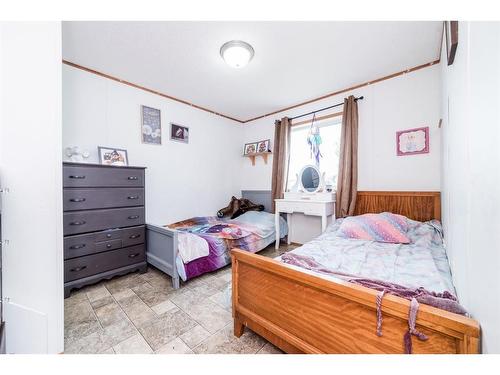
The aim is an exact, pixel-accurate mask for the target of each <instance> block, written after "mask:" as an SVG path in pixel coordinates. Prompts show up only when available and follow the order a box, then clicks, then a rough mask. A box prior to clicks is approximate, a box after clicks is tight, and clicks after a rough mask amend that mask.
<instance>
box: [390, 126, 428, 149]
mask: <svg viewBox="0 0 500 375" xmlns="http://www.w3.org/2000/svg"><path fill="white" fill-rule="evenodd" d="M396 150H397V155H398V156H406V155H417V154H427V153H429V127H428V126H427V127H423V128H415V129H408V130H401V131H398V132H396Z"/></svg>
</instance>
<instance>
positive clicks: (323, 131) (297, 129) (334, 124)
mask: <svg viewBox="0 0 500 375" xmlns="http://www.w3.org/2000/svg"><path fill="white" fill-rule="evenodd" d="M341 123H342V117H340V116H339V117H334V118H329V119H326V120H323V121H318V122H317V123H316V124H317V125H318V127H319V129H320V135H321V140H322V143H321V146H320V151H321V155H323V157H321V158H320V162H319V170H320V171H321V173H323V172H324V173H325V180H326V181H325V183H326V185H327V186H332V188H333V189H334V190H335V189H336V187H337V174H338V169H339V154H340V130H341ZM310 128H311V124H310V123H308V124H304V125H296V126H292V130H291V139H290V165H289V170H288V185H287V189H290V188H291V187H292V186H294V185H295V183H296V181H297V175H298V174H299V172H300V170H301V169H302V168H303V167H304V166H305V165H308V164H312V165H315V160H314V156H313V155H311V150H310V148H309V145H308V143H307V136H308V134H309V130H310Z"/></svg>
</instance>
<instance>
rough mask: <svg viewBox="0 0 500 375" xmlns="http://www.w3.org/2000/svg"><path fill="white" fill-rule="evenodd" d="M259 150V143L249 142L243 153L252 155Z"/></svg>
mask: <svg viewBox="0 0 500 375" xmlns="http://www.w3.org/2000/svg"><path fill="white" fill-rule="evenodd" d="M256 152H257V143H256V142H254V143H247V144H245V148H244V149H243V155H251V154H255V153H256Z"/></svg>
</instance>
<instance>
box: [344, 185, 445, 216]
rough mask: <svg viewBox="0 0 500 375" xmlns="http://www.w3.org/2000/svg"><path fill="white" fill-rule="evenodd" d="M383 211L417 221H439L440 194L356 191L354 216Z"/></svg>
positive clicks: (433, 192)
mask: <svg viewBox="0 0 500 375" xmlns="http://www.w3.org/2000/svg"><path fill="white" fill-rule="evenodd" d="M385 211H388V212H393V213H395V214H399V215H404V216H406V217H408V218H410V219H413V220H418V221H427V220H432V219H437V220H441V193H440V192H438V191H437V192H436V191H429V192H427V191H426V192H421V191H358V196H357V199H356V208H355V210H354V214H355V215H361V214H365V213H380V212H385Z"/></svg>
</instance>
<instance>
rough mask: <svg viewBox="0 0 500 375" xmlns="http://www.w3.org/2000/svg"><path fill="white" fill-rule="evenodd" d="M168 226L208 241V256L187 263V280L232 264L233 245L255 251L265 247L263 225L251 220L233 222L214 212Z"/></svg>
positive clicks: (185, 265) (185, 266)
mask: <svg viewBox="0 0 500 375" xmlns="http://www.w3.org/2000/svg"><path fill="white" fill-rule="evenodd" d="M168 227H169V228H171V229H176V230H179V231H184V232H188V233H193V234H196V235H197V236H200V237H201V238H203V239H204V240H205V241H206V242H207V243H208V247H209V254H208V256H206V257H202V258H198V259H195V260H193V261H191V262H189V263H185V264H184V269H185V271H186V279H187V280H189V279H191V278H193V277H196V276H199V275H202V274H204V273H207V272H212V271H215V270H218V269H219V268H222V267H224V266H226V265H228V264H230V263H231V254H230V250H231V249H232V248H235V247H237V248H240V249H243V250H247V251H250V252H252V253H255V252H257V251H259V250H262V243H263V241H262V237H261V229H260V228H257V227H254V226H252V225H250V224H247V223H239V222H236V221H233V222H231V223H229V222H225V221H221V220H220V219H219V218H217V217H214V216H203V217H193V218H191V219H187V220H183V221H179V222H177V223H174V224H170V225H168Z"/></svg>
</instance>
